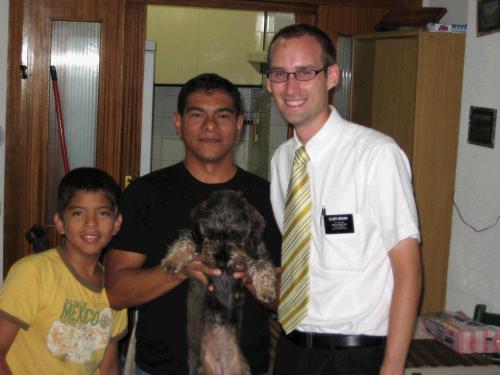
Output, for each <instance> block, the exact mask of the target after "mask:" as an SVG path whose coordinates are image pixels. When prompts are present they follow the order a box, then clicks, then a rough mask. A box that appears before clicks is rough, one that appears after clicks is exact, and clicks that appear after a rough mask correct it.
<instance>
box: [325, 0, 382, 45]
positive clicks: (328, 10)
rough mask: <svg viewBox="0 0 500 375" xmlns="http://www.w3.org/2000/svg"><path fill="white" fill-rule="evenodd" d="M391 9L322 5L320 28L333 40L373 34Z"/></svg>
mask: <svg viewBox="0 0 500 375" xmlns="http://www.w3.org/2000/svg"><path fill="white" fill-rule="evenodd" d="M388 10H389V8H368V7H354V6H337V5H321V6H319V8H318V26H319V27H320V28H321V29H322V30H323V31H325V32H326V33H327V34H328V35H330V37H331V38H332V39H333V40H336V37H337V35H355V34H359V33H367V32H372V31H373V30H374V27H375V25H376V24H377V23H378V22H379V21H380V19H381V18H382V17H383V16H384V15H385V14H386V13H387V12H388Z"/></svg>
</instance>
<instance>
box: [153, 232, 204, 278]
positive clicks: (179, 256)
mask: <svg viewBox="0 0 500 375" xmlns="http://www.w3.org/2000/svg"><path fill="white" fill-rule="evenodd" d="M195 248H196V246H195V244H194V242H193V240H192V238H191V235H190V233H188V232H183V233H181V235H180V237H179V238H178V239H177V240H176V241H175V242H174V243H173V244H172V245H171V246H170V247H169V248H168V250H167V255H165V257H164V258H163V259H162V260H161V263H160V265H161V267H162V268H163V269H164V270H165V272H168V273H178V272H181V271H182V270H183V269H184V267H186V266H187V265H188V264H189V263H191V261H192V260H193V257H194V253H195Z"/></svg>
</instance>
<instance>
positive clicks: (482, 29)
mask: <svg viewBox="0 0 500 375" xmlns="http://www.w3.org/2000/svg"><path fill="white" fill-rule="evenodd" d="M497 31H500V0H477V36H483V35H486V34H490V33H494V32H497Z"/></svg>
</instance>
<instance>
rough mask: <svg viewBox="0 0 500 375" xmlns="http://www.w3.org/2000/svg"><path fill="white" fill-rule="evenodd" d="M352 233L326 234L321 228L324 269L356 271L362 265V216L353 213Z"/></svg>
mask: <svg viewBox="0 0 500 375" xmlns="http://www.w3.org/2000/svg"><path fill="white" fill-rule="evenodd" d="M352 215H353V222H354V233H334V234H326V233H325V230H324V228H322V230H321V232H322V233H321V263H322V266H323V267H324V268H326V269H331V270H338V271H350V272H357V271H361V270H362V269H363V265H364V253H365V251H364V245H363V243H364V241H363V232H364V230H363V218H362V215H361V214H359V213H354V214H352Z"/></svg>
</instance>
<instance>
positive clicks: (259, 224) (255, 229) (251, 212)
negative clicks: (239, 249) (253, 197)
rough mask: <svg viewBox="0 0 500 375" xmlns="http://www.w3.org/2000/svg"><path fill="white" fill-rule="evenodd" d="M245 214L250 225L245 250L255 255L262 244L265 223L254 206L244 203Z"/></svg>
mask: <svg viewBox="0 0 500 375" xmlns="http://www.w3.org/2000/svg"><path fill="white" fill-rule="evenodd" d="M246 213H247V215H248V221H249V222H250V225H251V228H250V229H251V231H250V235H249V236H248V239H247V241H246V248H247V251H248V252H249V254H250V255H252V256H255V255H257V249H258V247H259V245H260V243H261V242H262V235H263V233H264V227H265V225H266V222H265V221H264V218H263V217H262V215H261V214H260V213H259V211H257V210H256V209H255V207H254V206H252V205H251V204H249V203H248V202H247V203H246Z"/></svg>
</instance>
